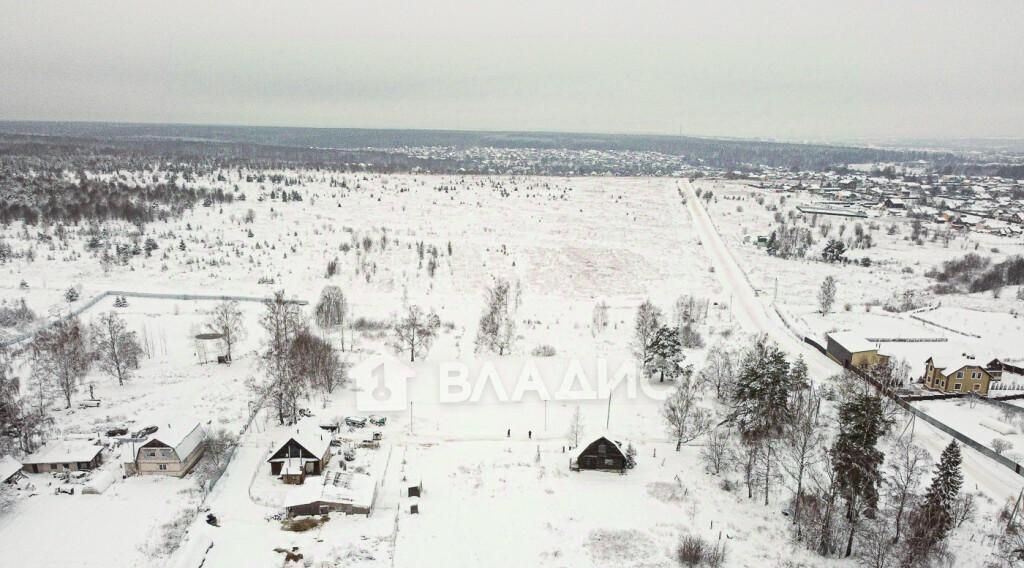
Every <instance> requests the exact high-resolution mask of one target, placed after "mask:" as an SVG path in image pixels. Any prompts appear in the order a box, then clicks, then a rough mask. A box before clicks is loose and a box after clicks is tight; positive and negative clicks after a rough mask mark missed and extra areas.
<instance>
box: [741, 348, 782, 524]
mask: <svg viewBox="0 0 1024 568" xmlns="http://www.w3.org/2000/svg"><path fill="white" fill-rule="evenodd" d="M792 387H793V384H792V376H791V374H790V367H789V362H788V361H786V356H785V354H783V352H782V350H781V349H779V347H778V346H777V345H775V344H771V343H769V342H768V339H767V338H766V337H765V336H761V337H758V338H757V340H756V341H755V343H754V345H753V346H752V347H751V348H750V350H749V351H748V352H747V354H746V357H744V360H743V365H742V368H741V369H740V375H739V377H738V379H737V381H736V386H735V387H734V389H733V396H732V413H731V414H730V415H729V418H728V419H727V420H728V421H730V422H732V423H733V424H735V425H736V429H737V430H738V431H739V433H740V440H741V441H742V442H743V443H744V445H746V446H747V449H748V455H749V456H751V460H754V459H755V457H754V456H757V455H759V454H760V455H761V459H763V460H764V468H763V469H761V472H763V473H764V490H765V491H764V501H765V505H767V504H768V497H769V491H768V489H769V483H770V481H771V477H772V473H771V472H772V469H771V465H772V452H773V447H772V444H773V442H774V441H775V439H776V438H778V437H779V436H780V435H781V434H782V430H783V426H784V425H785V422H786V418H787V415H788V413H789V395H790V391H791V390H792ZM748 463H753V462H752V461H749V462H748ZM749 479H750V478H749V476H748V483H747V493H748V496H750V495H751V484H750V482H749Z"/></svg>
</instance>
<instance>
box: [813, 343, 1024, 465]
mask: <svg viewBox="0 0 1024 568" xmlns="http://www.w3.org/2000/svg"><path fill="white" fill-rule="evenodd" d="M804 341H805V342H806V343H807V344H808V345H811V346H813V347H814V348H815V349H817V350H818V351H821V353H822V354H824V355H826V356H827V354H826V353H825V349H824V348H823V347H822V346H821V345H819V344H818V343H817V342H816V341H814V340H813V339H811V338H809V337H805V338H804ZM847 370H849V371H850V372H851V373H853V374H855V375H857V376H858V377H860V378H861V379H863V380H864V381H865V382H867V383H868V384H870V385H871V386H873V387H875V389H876V390H877V391H878V392H880V393H881V394H883V395H884V396H887V397H889V398H891V399H892V400H893V401H894V402H895V403H896V404H898V405H900V407H902V408H903V409H904V410H906V411H907V412H909V413H910V414H911V415H912V416H914V417H915V418H920V419H921V420H924V421H925V422H927V423H929V424H931V425H932V426H935V427H936V428H938V429H939V430H941V431H943V432H945V433H946V434H949V435H950V436H952V437H953V439H955V440H958V441H959V442H960V443H962V444H963V445H965V446H967V447H969V448H973V449H974V450H976V451H977V452H979V453H981V454H982V455H984V456H985V457H987V458H990V459H992V460H993V461H995V462H996V463H998V464H1000V465H1002V466H1005V467H1006V468H1008V469H1010V470H1012V471H1013V472H1014V473H1016V474H1017V475H1020V476H1024V466H1022V465H1021V464H1019V463H1017V462H1015V461H1013V460H1011V459H1010V458H1008V457H1006V456H1002V455H999V454H997V453H996V452H995V451H994V450H992V449H991V448H989V447H988V446H985V445H983V444H981V443H980V442H978V441H977V440H975V439H974V438H971V437H969V436H967V435H965V434H964V433H962V432H960V431H958V430H954V429H953V428H950V427H949V426H947V425H946V424H945V423H943V422H941V421H940V420H938V419H937V418H935V417H933V416H931V415H929V414H928V413H926V412H924V411H923V410H921V409H919V408H915V407H914V405H912V404H910V402H908V401H907V400H905V399H904V398H903V397H901V396H899V395H898V394H897V393H896V391H895V390H893V389H892V388H890V387H886V386H884V385H882V384H881V383H879V382H878V381H876V380H875V379H874V377H871V376H870V375H868V374H867V373H864V372H863V371H861V370H860V369H857V368H855V367H847ZM978 398H979V400H985V399H984V398H982V397H978ZM994 403H996V404H998V401H995V402H994ZM1001 404H1006V403H1001ZM1007 406H1012V405H1007Z"/></svg>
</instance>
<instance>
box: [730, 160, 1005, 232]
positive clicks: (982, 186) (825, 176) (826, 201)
mask: <svg viewBox="0 0 1024 568" xmlns="http://www.w3.org/2000/svg"><path fill="white" fill-rule="evenodd" d="M732 174H733V176H739V175H742V174H741V173H740V172H733V173H732ZM744 177H748V176H744ZM750 185H751V186H752V187H757V188H759V189H767V190H773V191H782V192H786V191H801V190H803V191H808V192H810V193H812V194H815V195H818V196H819V198H820V199H819V201H817V202H816V203H814V204H813V205H804V206H801V207H800V210H801V211H802V212H804V213H809V214H820V215H836V216H843V217H865V218H866V217H876V216H879V215H882V214H884V215H888V216H903V217H908V218H911V219H919V220H921V221H922V222H934V223H945V224H947V225H949V227H950V228H951V229H957V230H970V231H979V232H987V233H992V234H997V235H1001V236H1018V235H1021V234H1024V180H1019V179H1008V178H1002V177H996V176H979V177H972V176H962V175H932V174H916V173H907V174H903V175H898V174H896V173H895V170H894V169H893V168H892V167H888V168H885V169H877V168H876V169H873V170H872V171H870V172H863V173H856V172H848V173H842V174H840V173H833V172H814V173H811V172H807V173H805V174H801V175H797V176H794V175H793V174H792V172H784V171H779V170H773V171H767V172H766V173H763V174H761V175H759V176H754V177H753V178H751V182H750Z"/></svg>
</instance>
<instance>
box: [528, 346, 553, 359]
mask: <svg viewBox="0 0 1024 568" xmlns="http://www.w3.org/2000/svg"><path fill="white" fill-rule="evenodd" d="M557 353H558V352H557V351H556V350H555V348H554V347H552V346H551V345H538V346H536V347H534V348H533V351H530V355H533V356H534V357H554V356H555V355H556V354H557Z"/></svg>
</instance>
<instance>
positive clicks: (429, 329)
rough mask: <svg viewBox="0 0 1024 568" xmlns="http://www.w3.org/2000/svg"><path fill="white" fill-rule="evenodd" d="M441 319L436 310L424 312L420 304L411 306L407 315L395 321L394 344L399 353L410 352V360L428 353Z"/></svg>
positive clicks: (412, 361) (413, 361)
mask: <svg viewBox="0 0 1024 568" xmlns="http://www.w3.org/2000/svg"><path fill="white" fill-rule="evenodd" d="M440 328H441V319H440V318H438V317H437V314H435V313H434V312H424V311H423V309H422V308H420V307H419V306H409V308H408V309H407V310H406V313H405V315H404V316H403V317H402V318H401V319H399V320H398V321H396V322H395V328H394V336H393V337H392V342H391V343H392V346H393V347H394V348H395V350H396V351H398V352H399V353H408V354H409V362H411V363H415V362H416V357H422V356H424V355H426V353H427V351H429V350H430V346H431V345H433V344H434V339H435V338H436V337H437V331H438V330H439V329H440Z"/></svg>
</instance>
